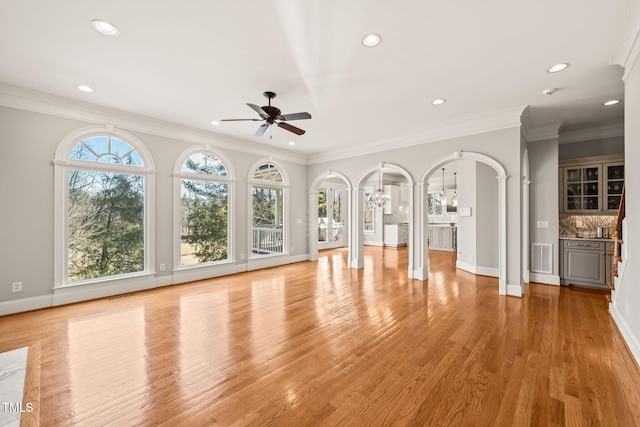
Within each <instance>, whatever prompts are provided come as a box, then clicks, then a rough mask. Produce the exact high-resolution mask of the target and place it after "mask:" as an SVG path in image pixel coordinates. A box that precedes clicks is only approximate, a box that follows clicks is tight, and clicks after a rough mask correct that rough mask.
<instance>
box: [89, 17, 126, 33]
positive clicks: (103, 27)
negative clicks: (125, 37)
mask: <svg viewBox="0 0 640 427" xmlns="http://www.w3.org/2000/svg"><path fill="white" fill-rule="evenodd" d="M91 25H92V26H93V28H94V29H95V30H96V31H97V32H99V33H102V34H104V35H105V36H112V37H115V36H119V35H120V30H119V29H118V27H116V26H115V25H113V24H111V23H109V22H107V21H102V20H100V19H94V20H93V21H91Z"/></svg>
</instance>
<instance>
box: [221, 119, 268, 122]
mask: <svg viewBox="0 0 640 427" xmlns="http://www.w3.org/2000/svg"><path fill="white" fill-rule="evenodd" d="M262 120H263V119H220V121H221V122H261V121H262Z"/></svg>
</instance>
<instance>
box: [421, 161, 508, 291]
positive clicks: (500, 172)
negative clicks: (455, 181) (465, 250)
mask: <svg viewBox="0 0 640 427" xmlns="http://www.w3.org/2000/svg"><path fill="white" fill-rule="evenodd" d="M461 159H469V160H475V161H478V162H482V163H484V164H486V165H488V166H490V167H491V168H493V169H494V170H495V171H496V174H497V178H498V203H499V206H498V230H499V237H498V245H499V250H498V252H499V255H498V265H499V266H498V270H499V275H498V293H499V294H501V295H506V294H507V208H506V192H507V189H506V179H507V174H506V171H505V169H504V167H503V166H502V165H501V164H500V163H499V162H497V161H496V160H494V159H493V158H491V157H489V156H486V155H484V154H480V153H475V152H466V151H457V152H455V153H451V154H449V155H447V156H444V157H441V158H440V159H438V160H436V161H434V162H433V163H431V165H430V166H429V167H428V168H427V169H426V171H425V172H424V173H423V174H422V176H421V178H420V185H421V187H422V191H421V193H422V194H421V197H420V212H422V213H423V214H424V212H426V210H427V206H426V204H427V202H426V200H427V191H428V190H427V180H428V178H429V177H430V176H431V175H432V174H433V173H434V172H436V171H438V170H439V169H441V168H442V167H443V166H445V165H446V164H448V163H450V162H453V161H457V160H461ZM423 217H424V215H423ZM420 227H421V229H420V236H421V239H419V249H418V250H419V253H420V256H419V264H420V265H419V266H418V268H417V269H416V271H417V277H416V278H419V279H421V280H427V278H428V275H429V272H428V255H429V252H428V251H429V248H428V245H427V239H428V226H427V224H425V221H420Z"/></svg>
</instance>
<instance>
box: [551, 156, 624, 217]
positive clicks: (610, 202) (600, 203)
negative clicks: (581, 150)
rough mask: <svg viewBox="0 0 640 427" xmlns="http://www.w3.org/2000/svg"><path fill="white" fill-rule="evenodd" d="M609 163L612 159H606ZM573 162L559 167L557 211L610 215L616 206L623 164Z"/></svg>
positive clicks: (592, 160) (622, 174)
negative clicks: (559, 208) (558, 206)
mask: <svg viewBox="0 0 640 427" xmlns="http://www.w3.org/2000/svg"><path fill="white" fill-rule="evenodd" d="M608 159H609V160H613V159H611V158H608ZM578 160H579V159H575V160H574V161H572V163H571V164H567V165H566V166H564V167H561V168H560V172H561V173H560V180H561V181H560V197H561V200H560V202H561V209H562V212H565V213H580V214H590V213H591V214H596V213H603V212H604V213H614V212H616V211H617V210H618V208H619V207H620V199H621V197H622V188H623V185H624V161H623V160H620V161H612V162H608V163H605V162H602V163H597V160H598V158H590V159H585V160H591V162H589V163H587V162H585V163H580V162H578Z"/></svg>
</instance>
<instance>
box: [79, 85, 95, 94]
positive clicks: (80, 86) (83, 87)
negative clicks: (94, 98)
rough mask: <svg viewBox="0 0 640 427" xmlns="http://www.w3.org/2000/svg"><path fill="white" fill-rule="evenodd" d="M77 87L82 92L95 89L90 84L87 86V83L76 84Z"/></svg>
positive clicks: (90, 91)
mask: <svg viewBox="0 0 640 427" xmlns="http://www.w3.org/2000/svg"><path fill="white" fill-rule="evenodd" d="M76 87H77V88H78V90H81V91H83V92H87V93H93V92H95V90H93V88H92V87H91V86H87V85H78V86H76Z"/></svg>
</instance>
